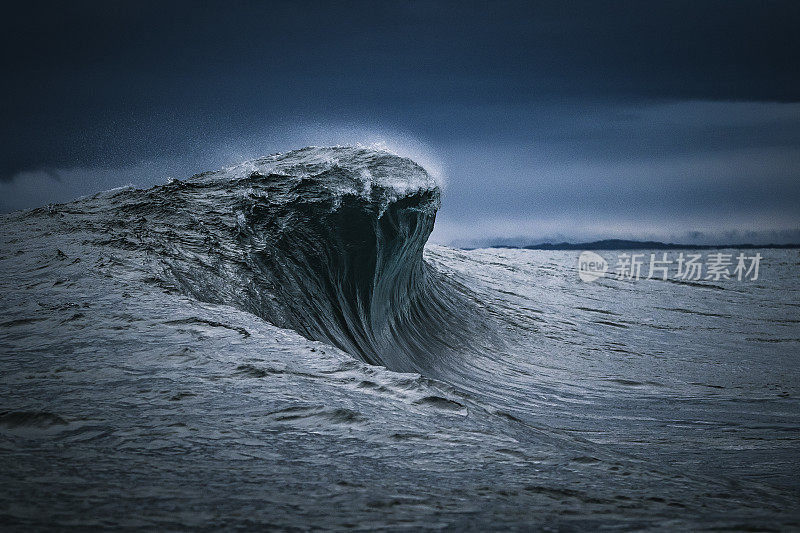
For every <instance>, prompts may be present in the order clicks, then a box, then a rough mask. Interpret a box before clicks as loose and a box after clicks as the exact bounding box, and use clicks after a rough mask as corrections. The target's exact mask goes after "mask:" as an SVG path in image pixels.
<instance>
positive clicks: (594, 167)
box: [0, 0, 800, 245]
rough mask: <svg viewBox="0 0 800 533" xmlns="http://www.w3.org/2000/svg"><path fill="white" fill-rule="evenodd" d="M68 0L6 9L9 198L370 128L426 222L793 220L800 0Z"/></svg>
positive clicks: (771, 233) (634, 228) (482, 228)
mask: <svg viewBox="0 0 800 533" xmlns="http://www.w3.org/2000/svg"><path fill="white" fill-rule="evenodd" d="M64 4H65V5H62V6H59V7H53V6H51V5H49V3H47V4H38V3H36V2H27V3H25V7H24V9H23V10H22V11H18V12H16V13H14V14H13V15H11V14H7V15H8V16H5V17H3V20H2V22H0V26H2V28H0V29H2V32H0V40H2V45H3V50H4V54H3V58H2V61H3V72H4V73H5V76H4V80H3V83H2V84H0V92H2V93H3V94H2V102H3V104H2V105H3V120H2V121H1V122H0V132H2V133H1V135H2V149H0V153H2V159H0V211H10V210H14V209H20V208H27V207H34V206H38V205H42V204H45V203H48V202H58V201H66V200H69V199H72V198H75V197H77V196H80V195H84V194H89V193H92V192H96V191H99V190H103V189H108V188H112V187H116V186H120V185H125V184H129V183H132V184H135V185H139V186H147V185H153V184H157V183H162V182H163V181H165V180H166V178H167V177H177V178H182V177H187V176H189V175H191V174H193V173H195V172H199V171H204V170H208V169H214V168H219V167H221V166H226V165H230V164H232V163H235V162H239V161H242V160H245V159H248V158H252V157H256V156H259V155H263V154H267V153H272V152H276V151H284V150H289V149H293V148H299V147H302V146H305V145H309V144H315V145H321V144H352V143H362V144H367V145H369V144H377V145H379V146H386V147H388V148H390V149H393V150H395V151H397V152H399V153H402V154H406V155H410V156H412V157H414V158H415V159H417V160H418V161H419V162H421V163H422V164H423V165H424V166H426V167H427V168H428V169H429V170H430V171H431V172H432V173H435V174H436V175H438V176H440V177H441V179H442V180H443V183H444V199H443V207H442V210H441V212H440V216H439V219H438V221H437V229H436V232H435V234H434V240H436V241H438V242H443V243H454V244H464V245H470V244H481V243H487V242H501V241H502V242H506V241H509V242H510V241H514V242H532V241H535V242H540V241H547V240H569V241H577V240H588V239H596V238H606V237H622V238H637V239H639V238H656V239H660V240H672V241H682V242H715V241H717V242H719V241H725V242H767V241H774V242H788V241H794V242H800V209H798V206H799V205H800V67H799V66H798V65H800V32H798V30H797V28H798V27H800V3H798V2H796V1H786V2H777V1H768V0H767V1H765V0H760V1H753V2H738V1H735V0H725V1H708V2H703V1H698V0H694V1H689V2H682V1H669V2H666V1H664V2H640V1H630V2H595V1H591V2H560V1H558V2H557V1H553V2H480V3H475V4H470V3H469V2H452V3H450V2H428V1H426V2H422V1H419V2H326V3H323V2H302V1H296V0H295V1H291V2H285V3H270V2H219V3H217V4H212V3H199V2H187V3H182V2H178V1H174V2H173V1H170V2H164V1H158V2H147V1H137V2H127V3H111V2H98V3H83V2H76V3H64Z"/></svg>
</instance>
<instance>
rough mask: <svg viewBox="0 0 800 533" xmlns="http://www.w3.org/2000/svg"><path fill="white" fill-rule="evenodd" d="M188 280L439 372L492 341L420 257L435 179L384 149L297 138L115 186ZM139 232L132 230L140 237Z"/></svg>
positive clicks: (354, 346)
mask: <svg viewBox="0 0 800 533" xmlns="http://www.w3.org/2000/svg"><path fill="white" fill-rule="evenodd" d="M110 205H111V206H112V208H113V209H115V210H116V209H121V210H122V211H124V212H125V213H126V214H127V215H129V216H130V215H133V216H134V219H135V218H136V217H141V219H139V220H140V224H139V226H138V228H136V231H135V235H126V233H130V228H121V230H122V233H123V234H122V235H118V236H117V237H116V239H117V240H118V241H119V243H122V244H124V243H125V242H126V241H127V240H130V239H140V240H142V241H143V244H144V245H145V246H146V247H148V248H149V249H150V250H152V251H154V252H156V253H157V254H158V256H159V257H160V258H161V259H162V260H163V262H164V265H165V269H164V273H165V275H166V277H167V278H168V279H169V280H170V281H172V282H173V283H175V284H177V286H178V287H179V288H180V289H181V291H182V292H184V293H187V294H190V295H192V296H193V297H195V298H197V299H200V300H205V301H210V302H214V303H224V304H230V305H234V306H236V307H239V308H242V309H245V310H247V311H249V312H252V313H254V314H256V315H258V316H261V317H262V318H264V319H266V320H268V321H270V322H271V323H273V324H275V325H277V326H279V327H283V328H290V329H293V330H295V331H297V332H299V333H300V334H302V335H303V336H305V337H307V338H309V339H313V340H319V341H324V342H327V343H330V344H332V345H334V346H336V347H338V348H340V349H342V350H344V351H346V352H348V353H350V354H352V355H355V356H357V357H360V358H361V359H362V360H364V361H365V362H368V363H371V364H378V365H383V366H385V367H387V368H389V369H391V370H396V371H416V372H427V373H434V374H435V373H436V371H437V370H441V368H442V367H444V366H449V365H450V364H451V363H452V357H451V356H452V354H454V353H456V352H461V353H463V352H464V351H466V350H476V349H480V347H481V346H482V345H483V346H486V348H487V349H488V347H489V346H492V345H494V346H496V344H497V343H498V342H499V341H498V340H497V339H496V338H495V335H494V333H493V331H492V328H491V327H490V326H489V324H490V319H489V317H488V316H486V313H485V312H483V311H482V310H481V309H480V308H479V307H477V306H476V305H475V304H474V303H472V301H471V299H470V297H469V294H468V293H469V291H468V290H467V289H466V288H465V287H463V286H461V285H459V284H458V283H457V282H455V281H453V280H451V279H450V278H448V277H447V276H444V275H441V274H440V273H439V272H437V270H436V269H435V268H434V267H433V266H431V265H430V264H428V263H426V262H425V260H424V259H423V248H424V246H425V243H426V241H427V239H428V236H429V235H430V233H431V231H432V230H433V226H434V221H435V219H436V211H437V209H438V208H439V205H440V190H439V187H438V186H437V184H436V182H435V180H434V179H433V178H432V177H431V176H430V175H429V174H428V173H427V172H426V171H425V170H424V169H423V168H422V167H421V166H419V165H417V164H416V163H414V162H413V161H411V160H410V159H407V158H403V157H400V156H397V155H394V154H391V153H389V152H386V151H382V150H373V149H367V148H351V147H335V148H305V149H301V150H296V151H292V152H288V153H285V154H277V155H272V156H269V157H265V158H261V159H256V160H253V161H248V162H246V163H243V164H241V165H238V166H235V167H231V168H227V169H223V170H221V171H218V172H209V173H204V174H199V175H196V176H193V177H192V178H190V179H188V180H186V181H179V180H172V181H170V182H169V183H168V184H166V185H163V186H158V187H154V188H152V189H149V190H146V191H140V190H135V189H128V190H123V191H118V192H115V193H114V196H113V202H111V203H110ZM136 245H137V246H138V245H139V244H138V243H137V244H136Z"/></svg>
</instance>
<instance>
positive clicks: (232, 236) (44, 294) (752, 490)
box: [0, 148, 800, 531]
mask: <svg viewBox="0 0 800 533" xmlns="http://www.w3.org/2000/svg"><path fill="white" fill-rule="evenodd" d="M445 200H446V198H445ZM440 201H441V198H440V194H439V190H438V186H437V185H436V183H435V182H434V181H433V180H432V179H431V178H430V177H429V176H428V175H427V174H426V173H425V171H424V170H422V168H421V167H418V166H417V165H416V164H414V163H413V162H411V161H409V160H407V159H404V158H400V157H397V156H394V155H392V154H388V153H386V152H379V151H373V150H366V149H360V148H359V149H355V148H329V149H321V148H309V149H304V150H300V151H295V152H290V153H288V154H277V155H274V156H269V157H267V158H263V159H261V160H256V161H253V162H249V163H247V164H244V165H240V166H237V167H232V168H229V169H224V170H222V171H219V172H213V173H206V174H202V175H198V176H194V177H192V178H191V179H187V180H186V181H177V180H176V181H172V182H170V183H168V184H165V185H163V186H159V187H155V188H152V189H148V190H140V189H134V188H124V189H117V190H113V191H106V192H103V193H100V194H98V195H95V196H92V197H87V198H83V199H80V200H77V201H75V202H71V203H68V204H61V205H54V206H47V207H44V208H40V209H36V210H33V211H26V212H19V213H12V214H9V215H3V216H2V218H0V273H2V276H1V277H0V313H1V314H0V462H1V463H2V468H0V524H2V525H3V528H4V529H14V530H36V529H47V528H53V527H56V528H59V529H63V528H70V527H75V528H104V527H114V526H122V527H128V528H146V529H159V530H170V529H187V528H192V529H207V528H208V529H220V528H222V529H254V528H267V527H268V528H274V529H280V530H307V529H315V528H325V529H351V528H354V529H373V528H386V529H404V530H413V531H417V530H437V529H458V530H493V529H517V530H531V529H539V530H556V531H570V530H586V529H595V528H606V529H615V530H640V529H651V530H669V531H674V530H676V529H692V530H702V529H714V530H792V529H795V530H796V529H798V528H800V503H798V502H800V481H798V479H800V467H798V460H797V458H798V457H800V390H798V389H799V388H800V364H799V362H798V357H799V356H800V277H799V276H798V272H799V271H800V252H798V250H747V251H746V253H747V255H748V256H750V255H753V254H755V253H756V252H758V253H760V254H761V255H762V257H763V258H762V259H761V264H760V273H759V278H758V279H757V280H743V281H737V280H735V279H730V280H726V279H721V280H714V281H707V280H697V281H680V280H675V279H669V280H666V281H665V280H662V279H638V280H634V279H617V278H615V277H604V278H601V279H598V280H597V281H594V282H591V283H587V282H583V281H581V280H580V279H579V277H578V271H577V261H578V254H579V252H572V251H534V250H514V249H480V250H469V251H467V250H458V249H453V248H448V247H444V246H437V245H432V244H426V240H427V236H428V234H429V233H430V231H431V230H432V228H433V224H434V223H435V214H436V208H437V207H438V205H439V202H440ZM711 252H715V251H711ZM723 252H724V253H730V254H737V253H738V251H737V250H727V251H723ZM599 253H600V254H601V255H603V256H604V257H605V258H606V259H607V260H608V261H609V263H611V264H612V265H613V262H614V260H615V259H616V257H617V256H618V255H619V254H620V253H621V252H599ZM637 253H644V254H646V256H647V257H649V252H647V251H638V250H637ZM654 253H658V255H659V256H660V254H661V253H662V252H661V251H658V252H654ZM670 253H671V254H673V252H670ZM677 253H679V251H674V254H677ZM687 253H688V252H687ZM705 253H706V252H705V251H704V254H705Z"/></svg>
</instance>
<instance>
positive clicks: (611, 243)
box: [489, 239, 800, 250]
mask: <svg viewBox="0 0 800 533" xmlns="http://www.w3.org/2000/svg"><path fill="white" fill-rule="evenodd" d="M489 248H520V249H525V250H710V249H720V248H737V249H752V248H800V243H794V244H676V243H673V242H659V241H628V240H624V239H605V240H602V241H593V242H580V243H569V242H558V243H551V242H543V243H540V244H529V245H525V246H512V245H507V244H497V245H493V246H489Z"/></svg>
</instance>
